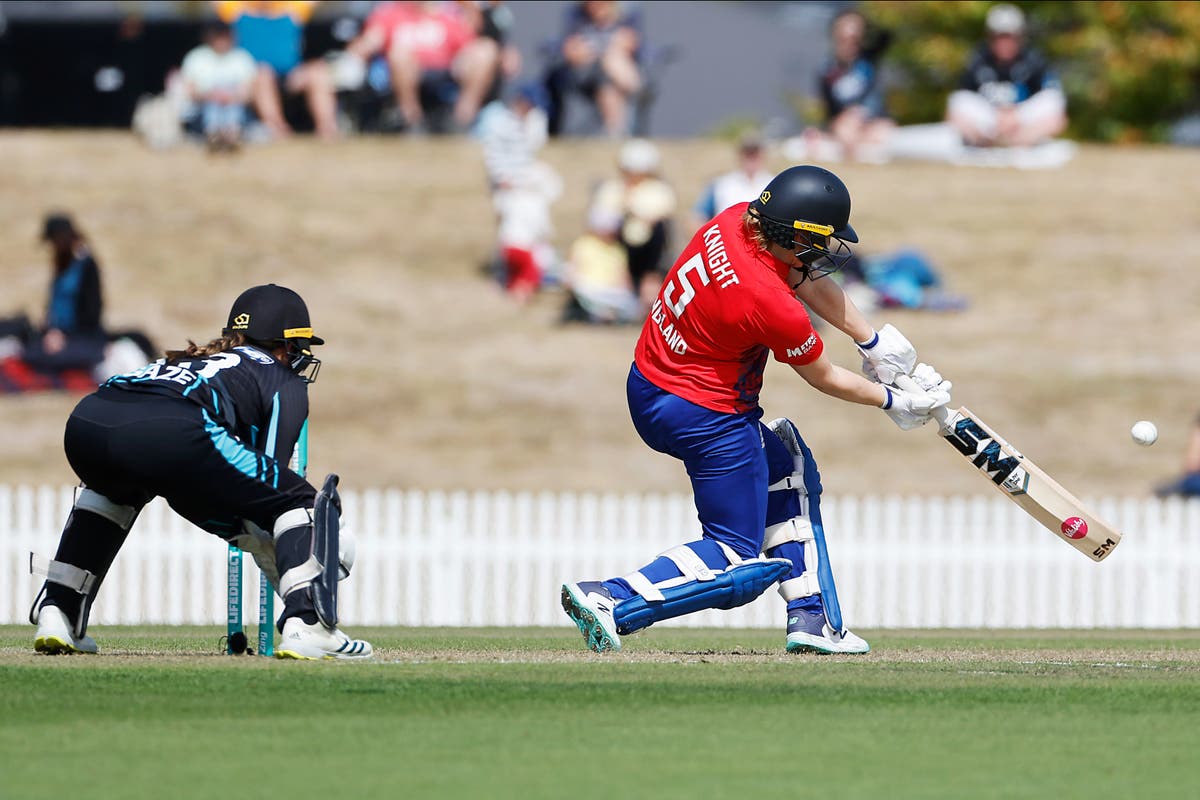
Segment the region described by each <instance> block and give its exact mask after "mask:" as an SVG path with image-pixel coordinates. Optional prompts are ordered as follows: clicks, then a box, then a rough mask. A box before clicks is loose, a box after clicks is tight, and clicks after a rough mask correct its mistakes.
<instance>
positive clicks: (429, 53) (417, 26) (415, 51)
mask: <svg viewBox="0 0 1200 800" xmlns="http://www.w3.org/2000/svg"><path fill="white" fill-rule="evenodd" d="M482 27H483V15H482V10H481V9H480V7H479V5H478V4H477V3H473V2H457V3H447V2H385V3H381V4H380V5H379V6H378V7H377V8H376V9H375V10H374V11H373V12H372V13H371V15H370V16H369V17H368V18H367V21H366V25H365V26H364V29H363V32H362V34H361V35H360V36H359V37H358V38H357V39H355V40H354V41H353V42H351V43H350V45H349V47H348V48H347V50H348V52H350V53H352V54H353V55H356V56H358V57H359V58H361V59H362V60H363V61H370V60H371V59H372V58H374V57H376V56H378V55H383V56H384V57H385V58H386V59H387V64H388V70H389V73H390V77H391V82H392V91H393V92H394V93H395V96H396V105H397V108H398V109H399V112H400V115H401V116H402V117H403V123H404V126H405V127H406V128H407V129H409V130H422V129H424V128H425V127H426V111H427V109H428V108H429V107H430V106H431V105H438V104H443V103H444V104H446V105H449V106H451V108H452V119H453V123H454V125H455V126H456V127H457V128H459V129H464V128H467V127H469V126H470V125H471V124H472V123H473V122H474V121H475V117H476V115H477V114H478V113H479V109H480V106H481V105H482V104H483V101H484V99H485V97H486V96H487V94H488V92H489V91H490V90H491V88H492V86H493V85H494V83H495V81H496V77H497V75H498V70H499V68H500V56H501V53H500V45H499V43H498V42H497V41H496V40H495V39H493V38H489V37H484V36H480V35H479V32H480V30H481V28H482Z"/></svg>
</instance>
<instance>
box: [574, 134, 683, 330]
mask: <svg viewBox="0 0 1200 800" xmlns="http://www.w3.org/2000/svg"><path fill="white" fill-rule="evenodd" d="M617 166H618V168H619V169H620V174H619V175H618V176H617V177H613V178H609V179H608V180H605V181H603V182H601V183H600V185H599V186H598V187H597V188H596V191H595V193H594V195H593V197H592V202H591V206H590V207H591V212H589V213H592V212H595V213H599V214H606V215H608V216H615V217H616V218H617V219H620V220H621V225H620V228H619V234H618V237H617V238H618V240H619V241H620V242H621V246H622V247H624V248H625V254H626V257H627V258H628V260H629V276H630V281H631V283H632V285H633V287H634V289H635V290H636V292H637V294H638V296H639V297H640V298H641V301H642V304H643V307H644V309H647V310H648V309H649V308H650V304H651V303H653V302H654V295H655V294H657V292H658V289H659V287H660V286H661V285H662V281H663V278H664V277H665V276H666V271H667V268H668V267H669V265H668V264H665V263H664V256H665V255H666V253H667V248H668V246H669V244H670V232H671V219H672V217H673V216H674V215H675V210H676V198H675V190H674V189H672V188H671V186H670V184H668V183H667V182H666V181H665V180H663V178H662V177H661V176H660V174H659V168H660V166H661V158H660V156H659V152H658V148H657V147H655V146H654V143H653V142H650V141H649V140H647V139H630V140H628V141H627V142H625V143H624V144H623V145H621V149H620V151H619V153H618V156H617Z"/></svg>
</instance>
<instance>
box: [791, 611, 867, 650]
mask: <svg viewBox="0 0 1200 800" xmlns="http://www.w3.org/2000/svg"><path fill="white" fill-rule="evenodd" d="M870 650H871V645H869V644H867V642H866V640H865V639H863V638H862V637H861V636H856V635H855V634H853V633H851V632H850V631H846V630H843V631H835V630H834V629H833V628H831V627H829V623H828V622H827V621H826V620H825V614H824V613H823V612H820V611H817V612H808V611H789V612H788V628H787V651H788V652H789V653H821V654H824V655H829V654H832V653H867V652H870Z"/></svg>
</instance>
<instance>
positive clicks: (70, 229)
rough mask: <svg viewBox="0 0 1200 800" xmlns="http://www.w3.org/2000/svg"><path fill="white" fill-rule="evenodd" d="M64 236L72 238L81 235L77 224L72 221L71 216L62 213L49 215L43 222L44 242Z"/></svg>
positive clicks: (56, 212)
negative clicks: (67, 235)
mask: <svg viewBox="0 0 1200 800" xmlns="http://www.w3.org/2000/svg"><path fill="white" fill-rule="evenodd" d="M64 234H69V235H71V236H78V235H79V229H78V228H76V227H75V222H74V221H73V220H72V219H71V216H70V215H69V214H65V213H63V212H61V211H55V212H52V213H50V214H47V215H46V218H45V219H44V220H43V221H42V241H43V242H48V241H50V240H51V239H56V238H58V237H59V236H62V235H64Z"/></svg>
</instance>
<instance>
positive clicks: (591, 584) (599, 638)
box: [562, 581, 621, 653]
mask: <svg viewBox="0 0 1200 800" xmlns="http://www.w3.org/2000/svg"><path fill="white" fill-rule="evenodd" d="M615 605H616V604H615V603H614V602H613V598H612V595H611V594H609V591H608V589H605V588H604V584H603V583H600V581H580V582H579V583H564V584H563V587H562V607H563V611H565V612H567V616H568V617H570V618H571V621H572V622H574V623H575V624H576V625H577V626H578V627H579V632H580V633H582V634H583V640H584V641H585V642H587V646H588V648H589V649H591V650H594V651H595V652H597V653H605V652H609V651H612V652H616V651H617V650H620V649H621V637H620V636H618V635H617V623H616V620H615V619H613V607H614V606H615Z"/></svg>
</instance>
